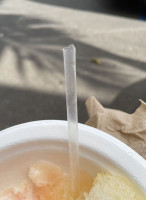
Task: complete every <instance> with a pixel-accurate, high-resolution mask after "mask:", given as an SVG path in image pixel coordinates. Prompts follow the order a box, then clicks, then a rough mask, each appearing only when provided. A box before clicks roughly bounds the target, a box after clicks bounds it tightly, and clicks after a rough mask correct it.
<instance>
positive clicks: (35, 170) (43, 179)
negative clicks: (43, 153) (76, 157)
mask: <svg viewBox="0 0 146 200" xmlns="http://www.w3.org/2000/svg"><path fill="white" fill-rule="evenodd" d="M29 178H30V179H31V180H32V182H33V183H34V184H35V185H36V186H37V187H41V186H46V185H53V184H55V183H56V182H58V181H59V180H60V179H61V178H62V171H61V168H60V167H58V166H57V165H55V164H53V163H51V162H48V161H44V160H40V161H38V162H37V163H35V164H33V165H32V166H31V167H30V170H29Z"/></svg>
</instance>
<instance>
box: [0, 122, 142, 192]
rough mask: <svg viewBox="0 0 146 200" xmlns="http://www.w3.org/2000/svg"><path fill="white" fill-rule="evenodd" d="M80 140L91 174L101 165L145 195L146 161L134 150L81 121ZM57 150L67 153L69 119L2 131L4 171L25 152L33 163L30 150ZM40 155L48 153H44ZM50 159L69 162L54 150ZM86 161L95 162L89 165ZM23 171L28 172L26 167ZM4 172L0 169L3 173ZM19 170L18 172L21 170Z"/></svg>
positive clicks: (0, 152) (0, 153)
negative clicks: (123, 177) (121, 175)
mask: <svg viewBox="0 0 146 200" xmlns="http://www.w3.org/2000/svg"><path fill="white" fill-rule="evenodd" d="M79 143H80V156H81V158H82V159H81V165H82V167H84V168H85V169H86V170H87V171H90V173H91V171H92V173H93V174H94V173H95V172H96V171H97V169H96V167H95V166H100V167H101V168H103V169H105V170H108V171H111V172H114V173H122V174H125V175H126V176H128V177H129V178H130V179H131V180H132V181H133V182H135V183H136V184H137V185H138V186H139V187H140V188H141V190H142V191H143V192H144V193H145V194H146V161H145V160H144V159H143V158H142V157H141V156H140V155H138V154H137V153H136V152H135V151H133V150H132V149H131V148H129V147H128V146H127V145H125V144H124V143H122V142H120V141H119V140H117V139H115V138H114V137H112V136H110V135H108V134H107V133H104V132H102V131H100V130H98V129H95V128H92V127H89V126H87V125H83V124H79ZM54 150H55V152H59V154H60V155H61V153H63V152H64V153H66V154H68V135H67V122H66V121H60V120H44V121H35V122H28V123H24V124H20V125H17V126H13V127H11V128H8V129H5V130H2V131H1V132H0V166H3V172H4V171H5V167H4V165H3V163H4V162H5V161H6V160H9V159H11V160H12V159H13V158H15V157H21V155H22V154H24V153H25V155H27V156H25V160H26V158H27V160H28V161H30V163H31V162H33V161H34V160H35V158H34V156H33V157H32V158H31V157H30V156H29V155H30V154H31V152H35V151H37V152H39V151H42V152H43V151H46V152H54ZM40 155H43V156H44V157H46V156H47V154H46V155H45V154H44V153H43V154H40ZM44 157H43V158H44ZM48 158H50V159H53V158H54V160H55V159H56V161H55V162H63V163H66V162H68V161H66V160H65V157H64V158H61V156H58V157H56V158H55V153H52V157H51V156H50V157H49V154H48ZM33 159H34V160H33ZM87 160H88V161H89V163H92V164H90V165H87V164H86V161H87ZM22 163H23V160H22V162H21V161H20V160H19V162H18V163H17V166H18V168H19V166H20V169H21V167H22ZM23 166H24V168H26V167H27V165H25V163H23ZM8 168H9V169H10V170H9V171H10V173H9V174H8V175H9V177H10V176H11V175H10V174H15V173H13V172H14V168H13V164H12V165H9V166H8ZM91 168H93V169H91ZM23 170H24V171H25V172H26V169H23ZM3 172H2V169H0V173H3ZM16 173H17V174H18V171H17V172H16ZM3 174H4V173H3ZM6 175H7V174H6ZM6 175H5V176H6ZM1 177H2V176H1V175H0V179H1V180H0V183H2V182H3V183H4V182H6V181H7V180H4V177H3V178H1ZM13 178H14V177H13ZM1 185H5V184H0V187H1Z"/></svg>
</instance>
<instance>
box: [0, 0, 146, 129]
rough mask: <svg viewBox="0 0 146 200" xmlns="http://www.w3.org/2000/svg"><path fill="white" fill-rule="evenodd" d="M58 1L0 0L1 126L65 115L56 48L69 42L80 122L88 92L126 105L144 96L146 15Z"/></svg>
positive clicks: (133, 104) (131, 106)
mask: <svg viewBox="0 0 146 200" xmlns="http://www.w3.org/2000/svg"><path fill="white" fill-rule="evenodd" d="M59 2H60V1H57V0H56V1H51V0H48V1H45V0H44V1H41V0H40V1H39V0H30V1H29V0H13V1H11V0H1V1H0V4H1V5H0V70H1V71H0V129H4V128H6V127H9V126H12V125H15V124H18V123H23V122H26V121H32V120H40V119H66V107H65V85H64V84H65V83H64V69H63V58H62V48H63V47H64V46H66V45H68V44H71V43H73V44H74V45H75V46H76V48H77V83H78V86H77V87H78V103H79V106H78V107H79V122H82V123H84V122H85V121H86V120H87V118H88V116H87V113H86V109H85V106H84V103H85V100H86V99H87V98H88V96H90V95H94V96H95V97H96V98H97V99H98V100H99V101H101V103H103V104H104V105H105V106H107V107H111V108H116V109H121V110H124V111H127V112H133V111H134V110H135V108H136V107H137V106H138V104H139V102H138V99H139V98H141V99H143V100H145V101H146V56H145V55H146V39H145V35H146V23H145V22H143V21H139V20H138V19H134V18H127V17H121V16H115V14H116V13H114V15H113V16H112V12H110V11H108V12H107V13H106V12H102V11H103V8H104V6H106V5H101V4H100V2H101V1H100V0H98V1H96V2H95V0H91V1H87V0H86V1H84V2H83V1H81V0H80V1H78V2H80V3H79V5H78V4H77V1H74V4H73V2H72V4H71V5H72V6H69V5H68V4H67V5H66V1H65V0H64V1H62V5H61V4H60V3H59ZM104 2H105V1H104ZM95 4H96V7H95ZM107 6H108V5H107ZM88 8H89V9H88ZM95 8H96V9H97V11H96V10H95ZM107 8H108V7H107ZM107 10H108V9H107ZM122 15H123V14H122ZM135 18H136V16H135ZM93 57H97V58H98V59H100V61H101V64H99V65H97V64H95V63H92V62H91V58H93Z"/></svg>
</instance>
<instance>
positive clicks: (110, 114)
mask: <svg viewBox="0 0 146 200" xmlns="http://www.w3.org/2000/svg"><path fill="white" fill-rule="evenodd" d="M140 101H141V105H140V106H139V108H137V110H136V111H135V112H134V113H132V114H128V113H125V112H122V111H119V110H114V109H108V108H104V107H103V106H102V105H101V104H100V103H99V101H97V100H96V99H95V98H94V97H89V98H88V99H87V101H86V108H87V111H88V115H89V120H88V121H87V122H86V124H87V125H89V126H92V127H95V128H98V129H100V130H102V131H104V132H106V133H109V134H110V135H112V136H114V137H116V138H118V139H119V140H121V141H122V142H124V143H126V144H127V145H129V146H130V147H131V148H132V149H134V150H135V151H136V152H137V153H139V154H140V155H141V156H143V158H145V159H146V103H145V102H143V101H142V100H140Z"/></svg>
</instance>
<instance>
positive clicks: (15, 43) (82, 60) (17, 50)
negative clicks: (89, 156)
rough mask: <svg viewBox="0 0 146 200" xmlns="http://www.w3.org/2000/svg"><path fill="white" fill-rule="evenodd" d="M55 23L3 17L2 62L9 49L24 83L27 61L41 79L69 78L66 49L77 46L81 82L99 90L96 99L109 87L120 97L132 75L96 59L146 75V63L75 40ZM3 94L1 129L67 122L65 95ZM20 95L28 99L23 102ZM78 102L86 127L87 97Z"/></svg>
mask: <svg viewBox="0 0 146 200" xmlns="http://www.w3.org/2000/svg"><path fill="white" fill-rule="evenodd" d="M54 25H55V23H54V22H52V21H45V20H40V19H37V18H28V17H23V16H20V15H0V60H1V59H2V58H3V55H4V53H5V49H6V48H10V49H11V50H12V51H13V52H14V54H15V57H16V61H17V62H16V69H17V71H18V72H19V75H20V76H21V78H22V79H25V78H26V76H25V72H26V65H25V61H26V60H29V61H30V62H31V63H33V65H34V66H35V68H36V69H37V70H39V76H40V77H41V76H43V75H44V73H48V74H50V76H49V77H51V78H53V77H54V74H57V75H59V76H62V77H64V70H63V58H62V52H61V49H62V48H63V47H64V46H66V45H68V44H71V43H73V44H74V45H75V46H76V48H77V79H78V80H79V81H81V82H82V83H83V84H85V85H87V86H90V88H93V89H94V90H97V96H98V89H99V88H100V90H101V91H102V90H104V89H105V88H107V89H108V90H109V92H110V91H111V90H113V89H115V90H116V91H118V93H120V92H121V90H122V89H123V87H122V86H121V84H122V83H125V82H126V81H127V80H128V77H129V75H127V76H126V75H125V74H121V68H117V67H115V66H112V65H111V64H110V63H103V64H101V65H99V66H97V65H96V64H94V63H91V61H90V59H91V57H93V56H97V55H98V57H99V58H100V59H102V58H106V59H109V60H112V61H117V62H119V63H124V64H126V65H129V66H130V67H132V69H133V68H135V69H139V70H141V71H143V72H145V70H146V69H145V66H146V63H145V62H142V61H139V60H136V59H131V58H127V57H122V56H119V55H116V54H113V53H111V52H108V51H105V50H102V49H100V48H96V47H93V46H91V45H87V44H85V43H82V42H79V41H77V40H74V39H73V38H72V37H71V36H69V35H68V34H67V33H64V32H63V31H61V30H58V29H56V28H54ZM1 67H2V66H0V68H1ZM130 70H131V68H130ZM7 73H9V72H7ZM12 76H13V75H12ZM49 77H48V79H49ZM54 79H55V78H54ZM63 80H64V78H63ZM26 81H27V79H26ZM35 81H37V80H35ZM57 81H58V80H57V79H55V80H54V82H57ZM54 82H52V81H51V79H50V80H48V83H49V84H50V85H51V87H52V88H53V89H54V91H55V89H56V88H55V86H54ZM118 83H121V84H118ZM58 84H62V85H63V84H64V81H63V82H61V81H60V80H59V83H58ZM143 90H144V88H143ZM63 92H64V91H63ZM103 95H104V94H103ZM0 96H1V98H0V119H1V128H5V127H7V126H10V125H14V124H17V123H22V122H25V121H31V120H37V119H45V118H47V119H49V118H51V119H52V118H55V119H56V118H57V119H66V117H65V116H66V114H65V113H66V110H65V97H63V96H61V95H60V94H57V95H54V94H52V93H51V94H50V93H49V91H48V94H44V93H43V92H42V93H41V92H38V93H37V92H35V91H31V92H29V90H28V91H27V90H21V89H16V88H15V87H11V88H7V87H4V86H0ZM21 96H23V98H22V99H20V101H19V98H20V97H21ZM104 96H105V95H104ZM87 97H88V90H87ZM29 99H30V101H29ZM50 101H52V102H54V104H53V105H54V106H52V105H51V104H50V103H49V102H50ZM78 101H79V122H82V123H84V122H85V121H86V120H87V113H86V109H85V106H84V103H85V98H81V97H79V98H78ZM7 102H8V104H7ZM19 102H20V103H19ZM101 103H102V102H101ZM23 107H24V110H23ZM46 107H47V109H48V110H47V109H46ZM121 108H122V105H121ZM37 109H38V111H37ZM62 109H63V111H62ZM119 109H120V105H119ZM41 110H42V114H41ZM30 113H31V114H30ZM20 116H21V117H20ZM11 121H12V123H11Z"/></svg>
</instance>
